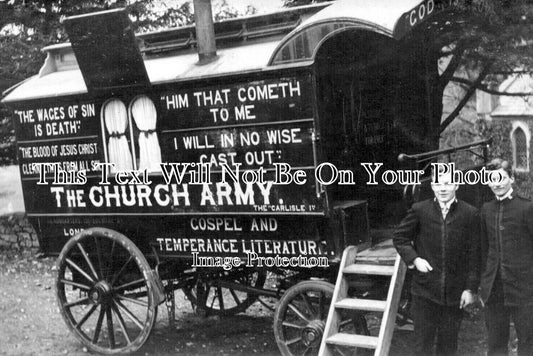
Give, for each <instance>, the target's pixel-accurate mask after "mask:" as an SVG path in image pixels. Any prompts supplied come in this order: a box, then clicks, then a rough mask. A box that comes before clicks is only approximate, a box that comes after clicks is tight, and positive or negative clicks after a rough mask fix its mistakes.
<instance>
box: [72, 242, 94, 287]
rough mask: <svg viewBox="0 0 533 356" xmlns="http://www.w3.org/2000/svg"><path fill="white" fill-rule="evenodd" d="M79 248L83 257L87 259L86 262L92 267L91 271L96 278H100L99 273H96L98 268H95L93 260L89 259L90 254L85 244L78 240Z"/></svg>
mask: <svg viewBox="0 0 533 356" xmlns="http://www.w3.org/2000/svg"><path fill="white" fill-rule="evenodd" d="M77 245H78V248H79V249H80V251H81V254H82V255H83V258H84V259H85V262H87V265H88V266H89V268H90V269H91V272H92V273H93V276H94V278H95V279H96V280H98V279H99V278H98V274H97V273H96V270H95V269H94V266H93V263H92V262H91V260H90V259H89V255H88V254H87V252H85V249H84V248H83V246H82V245H81V243H79V242H78V244H77Z"/></svg>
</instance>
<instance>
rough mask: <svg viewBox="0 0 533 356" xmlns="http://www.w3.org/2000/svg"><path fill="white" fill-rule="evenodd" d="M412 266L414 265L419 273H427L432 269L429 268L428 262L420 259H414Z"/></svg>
mask: <svg viewBox="0 0 533 356" xmlns="http://www.w3.org/2000/svg"><path fill="white" fill-rule="evenodd" d="M413 264H414V265H415V267H416V269H417V270H418V271H419V272H422V273H428V272H429V271H433V267H431V265H430V264H429V262H428V261H426V260H425V259H423V258H420V257H417V258H415V259H414V261H413Z"/></svg>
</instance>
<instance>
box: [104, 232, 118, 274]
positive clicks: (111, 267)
mask: <svg viewBox="0 0 533 356" xmlns="http://www.w3.org/2000/svg"><path fill="white" fill-rule="evenodd" d="M115 244H116V241H115V240H113V244H112V245H111V252H110V253H109V259H108V261H107V263H108V267H109V268H108V269H107V271H108V274H107V275H106V278H105V279H106V280H109V277H111V276H112V274H111V273H112V270H113V254H114V253H115Z"/></svg>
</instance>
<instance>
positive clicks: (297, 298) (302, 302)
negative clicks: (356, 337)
mask: <svg viewBox="0 0 533 356" xmlns="http://www.w3.org/2000/svg"><path fill="white" fill-rule="evenodd" d="M334 288H335V286H334V285H333V284H331V283H328V282H325V281H303V282H300V283H298V284H296V285H294V286H292V287H290V288H289V289H287V291H286V292H285V293H284V294H283V296H282V297H281V299H280V301H279V303H278V306H277V308H276V311H275V313H274V337H275V339H276V343H277V344H278V348H279V350H280V352H281V354H282V355H283V356H313V355H317V354H318V351H319V348H320V343H321V341H322V336H323V335H324V329H325V327H326V319H327V316H328V312H329V307H330V304H331V299H332V296H333V290H334ZM339 331H340V332H343V333H344V332H346V333H357V334H362V335H368V334H369V333H368V328H367V325H366V319H365V317H364V316H363V315H361V314H359V313H347V314H345V313H342V314H341V315H340V323H339ZM354 351H357V355H361V354H362V353H361V352H360V351H362V350H354V349H352V350H345V349H343V348H336V349H335V350H333V353H332V354H333V355H353V354H354ZM363 354H364V353H363Z"/></svg>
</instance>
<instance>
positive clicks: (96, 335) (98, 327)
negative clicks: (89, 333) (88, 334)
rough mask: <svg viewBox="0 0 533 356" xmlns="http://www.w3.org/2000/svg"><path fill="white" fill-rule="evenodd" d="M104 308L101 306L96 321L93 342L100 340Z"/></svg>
mask: <svg viewBox="0 0 533 356" xmlns="http://www.w3.org/2000/svg"><path fill="white" fill-rule="evenodd" d="M104 314H105V312H104V308H102V307H100V314H99V315H98V321H97V322H96V329H94V335H93V344H96V343H97V342H98V338H99V337H100V331H101V330H102V322H103V321H104Z"/></svg>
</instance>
